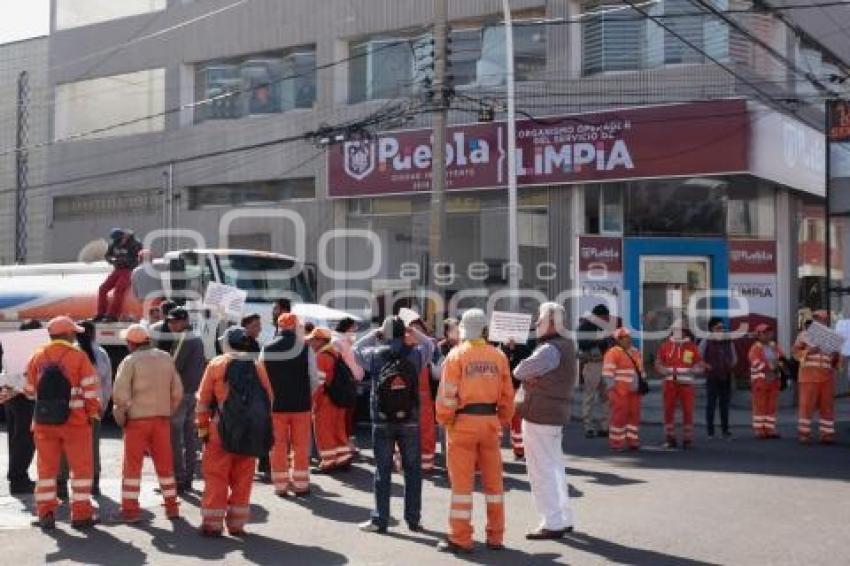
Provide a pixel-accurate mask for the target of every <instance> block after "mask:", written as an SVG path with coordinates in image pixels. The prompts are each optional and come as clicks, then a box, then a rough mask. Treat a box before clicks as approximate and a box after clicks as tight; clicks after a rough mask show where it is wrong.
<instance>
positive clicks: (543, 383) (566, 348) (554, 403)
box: [516, 336, 576, 426]
mask: <svg viewBox="0 0 850 566" xmlns="http://www.w3.org/2000/svg"><path fill="white" fill-rule="evenodd" d="M546 343H547V344H551V345H553V346H555V347H556V348H557V349H558V352H560V354H561V362H560V363H559V364H558V367H556V368H555V369H553V370H552V371H550V372H548V373H544V374H543V375H541V376H539V377H538V378H536V379H535V380H534V383H532V384H530V385H526V384H525V383H523V384H522V387H520V388H519V389H518V390H517V394H516V411H517V413H519V415H520V416H521V417H522V418H523V419H525V420H527V421H528V422H531V423H535V424H541V425H552V426H558V425H565V424H568V423H569V422H570V409H571V404H572V396H573V387H574V386H575V380H576V375H575V363H576V354H575V347H574V346H573V343H572V341H570V340H567V339H565V338H562V337H561V336H557V337H555V338H552V339H550V340H547V341H546Z"/></svg>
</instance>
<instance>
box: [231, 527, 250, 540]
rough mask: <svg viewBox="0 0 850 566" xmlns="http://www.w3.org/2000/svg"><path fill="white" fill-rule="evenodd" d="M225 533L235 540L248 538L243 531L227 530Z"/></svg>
mask: <svg viewBox="0 0 850 566" xmlns="http://www.w3.org/2000/svg"><path fill="white" fill-rule="evenodd" d="M227 532H228V533H230V536H232V537H236V538H243V537H246V536H248V533H247V532H246V531H245V529H233V530H232V531H231V530H228V531H227Z"/></svg>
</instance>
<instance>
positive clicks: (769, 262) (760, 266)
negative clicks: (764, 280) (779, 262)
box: [729, 240, 776, 274]
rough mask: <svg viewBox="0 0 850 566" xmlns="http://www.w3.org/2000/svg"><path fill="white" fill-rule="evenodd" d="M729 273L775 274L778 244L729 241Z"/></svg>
mask: <svg viewBox="0 0 850 566" xmlns="http://www.w3.org/2000/svg"><path fill="white" fill-rule="evenodd" d="M729 273H737V274H775V273H776V242H774V241H765V240H729Z"/></svg>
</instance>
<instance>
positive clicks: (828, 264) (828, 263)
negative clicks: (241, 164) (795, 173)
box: [824, 98, 832, 324]
mask: <svg viewBox="0 0 850 566" xmlns="http://www.w3.org/2000/svg"><path fill="white" fill-rule="evenodd" d="M825 107H826V116H825V117H824V121H825V123H824V128H825V131H824V138H825V140H826V148H825V151H824V153H825V154H826V155H825V158H826V166H825V170H826V184H825V185H824V194H825V196H826V200H825V201H824V217H825V218H824V221H825V224H826V233H825V235H824V240H825V244H826V258H825V261H824V266H825V269H826V288H825V289H824V292H825V295H826V296H825V297H824V302H825V303H826V313H827V321H828V322H829V323H830V324H832V235H831V234H830V232H831V230H830V228H832V222H831V218H832V211H831V209H830V206H829V197H830V190H829V186H830V184H831V181H832V171H830V168H831V166H832V163H831V161H832V160H831V158H830V155H829V154H830V149H831V143H830V142H831V137H830V134H831V132H830V130H831V129H832V101H831V100H830V99H828V98H827V99H826V102H825Z"/></svg>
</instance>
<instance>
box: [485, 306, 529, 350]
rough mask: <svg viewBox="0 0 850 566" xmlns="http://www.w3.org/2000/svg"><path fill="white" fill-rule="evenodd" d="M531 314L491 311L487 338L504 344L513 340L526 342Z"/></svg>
mask: <svg viewBox="0 0 850 566" xmlns="http://www.w3.org/2000/svg"><path fill="white" fill-rule="evenodd" d="M530 327H531V315H530V314H523V313H514V312H503V311H493V314H492V315H491V316H490V324H489V326H488V327H487V328H488V335H487V339H488V340H489V341H490V342H497V343H500V344H504V343H506V342H510V341H511V340H513V341H514V342H516V343H517V344H525V343H526V342H528V331H529V328H530Z"/></svg>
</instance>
